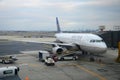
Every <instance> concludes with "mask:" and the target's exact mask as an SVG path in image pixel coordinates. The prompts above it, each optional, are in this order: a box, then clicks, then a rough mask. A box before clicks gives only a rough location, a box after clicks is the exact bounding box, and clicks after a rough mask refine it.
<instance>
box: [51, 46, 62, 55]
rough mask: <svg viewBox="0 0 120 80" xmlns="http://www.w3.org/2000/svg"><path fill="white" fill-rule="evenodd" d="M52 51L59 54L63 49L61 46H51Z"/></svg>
mask: <svg viewBox="0 0 120 80" xmlns="http://www.w3.org/2000/svg"><path fill="white" fill-rule="evenodd" d="M52 52H53V54H58V55H60V54H62V53H63V52H64V49H63V48H62V47H59V46H57V47H54V48H52Z"/></svg>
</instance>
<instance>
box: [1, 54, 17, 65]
mask: <svg viewBox="0 0 120 80" xmlns="http://www.w3.org/2000/svg"><path fill="white" fill-rule="evenodd" d="M16 60H17V58H16V57H15V56H0V62H2V63H3V64H6V63H13V62H15V61H16Z"/></svg>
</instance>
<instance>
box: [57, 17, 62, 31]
mask: <svg viewBox="0 0 120 80" xmlns="http://www.w3.org/2000/svg"><path fill="white" fill-rule="evenodd" d="M56 24H57V32H58V33H61V32H62V31H61V29H60V25H59V21H58V17H56Z"/></svg>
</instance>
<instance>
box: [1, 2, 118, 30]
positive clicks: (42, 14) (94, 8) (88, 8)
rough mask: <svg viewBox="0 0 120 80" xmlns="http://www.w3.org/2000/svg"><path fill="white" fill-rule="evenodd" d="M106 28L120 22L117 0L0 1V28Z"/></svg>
mask: <svg viewBox="0 0 120 80" xmlns="http://www.w3.org/2000/svg"><path fill="white" fill-rule="evenodd" d="M56 17H58V18H59V22H60V26H61V28H62V30H82V29H83V30H85V29H97V28H98V26H100V25H105V26H106V28H107V29H111V28H112V26H119V25H120V0H0V30H24V31H25V30H27V31H31V30H34V31H35V30H37V31H41V30H56V21H55V18H56Z"/></svg>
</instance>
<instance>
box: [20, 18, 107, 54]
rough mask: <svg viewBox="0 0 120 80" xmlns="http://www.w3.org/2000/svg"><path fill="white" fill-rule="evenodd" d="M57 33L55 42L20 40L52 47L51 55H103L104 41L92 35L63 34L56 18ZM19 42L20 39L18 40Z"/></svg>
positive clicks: (105, 48)
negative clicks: (72, 53)
mask: <svg viewBox="0 0 120 80" xmlns="http://www.w3.org/2000/svg"><path fill="white" fill-rule="evenodd" d="M56 25H57V33H56V34H55V37H56V42H36V41H33V40H32V41H31V40H30V41H29V40H22V41H25V42H35V43H42V44H46V45H52V49H51V53H53V54H56V55H62V54H64V53H67V52H68V53H67V54H70V52H69V51H82V54H86V53H91V54H96V55H97V54H98V55H99V54H104V53H106V51H107V46H106V43H105V42H104V40H103V39H102V38H101V37H99V36H98V35H96V34H92V33H63V32H62V31H61V28H60V25H59V21H58V18H57V17H56ZM19 40H21V39H19Z"/></svg>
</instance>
